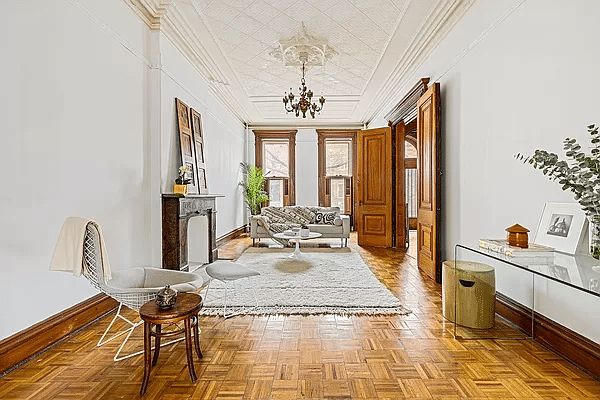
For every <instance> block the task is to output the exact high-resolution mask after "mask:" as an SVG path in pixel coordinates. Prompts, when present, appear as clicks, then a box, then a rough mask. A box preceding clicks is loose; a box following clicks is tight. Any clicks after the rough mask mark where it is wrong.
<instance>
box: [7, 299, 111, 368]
mask: <svg viewBox="0 0 600 400" xmlns="http://www.w3.org/2000/svg"><path fill="white" fill-rule="evenodd" d="M118 304H119V303H117V301H116V300H114V299H113V298H112V297H109V296H107V295H105V294H104V293H99V294H97V295H95V296H93V297H90V298H89V299H87V300H84V301H82V302H81V303H78V304H75V305H74V306H72V307H70V308H67V309H66V310H64V311H61V312H59V313H58V314H55V315H53V316H51V317H49V318H46V319H45V320H43V321H40V322H38V323H37V324H35V325H32V326H30V327H29V328H26V329H24V330H22V331H20V332H17V333H15V334H14V335H12V336H9V337H7V338H6V339H3V340H2V341H0V374H2V373H4V372H6V371H7V370H9V369H11V368H12V367H15V366H17V365H18V364H19V363H21V362H23V361H25V360H27V359H28V358H29V357H31V356H33V355H36V354H37V353H39V352H41V351H43V350H45V349H46V348H47V347H49V346H51V345H52V344H54V343H56V342H58V341H59V340H61V339H63V338H64V337H66V336H67V335H70V334H71V333H73V332H75V331H76V330H78V329H80V328H82V327H84V326H85V325H87V324H89V323H90V322H92V321H94V320H96V319H98V318H99V317H101V316H103V315H104V314H106V313H108V312H110V311H112V310H113V309H114V308H115V307H117V305H118Z"/></svg>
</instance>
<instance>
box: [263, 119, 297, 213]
mask: <svg viewBox="0 0 600 400" xmlns="http://www.w3.org/2000/svg"><path fill="white" fill-rule="evenodd" d="M253 132H254V137H255V142H254V143H255V144H254V146H255V147H254V150H255V152H254V157H255V165H256V166H257V167H260V168H262V169H263V174H264V177H265V190H266V191H267V194H268V196H269V202H268V205H271V206H289V205H294V204H295V203H296V188H295V180H296V168H295V161H296V160H295V147H296V131H295V130H294V131H259V130H254V131H253ZM264 205H267V204H264Z"/></svg>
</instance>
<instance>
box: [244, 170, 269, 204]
mask: <svg viewBox="0 0 600 400" xmlns="http://www.w3.org/2000/svg"><path fill="white" fill-rule="evenodd" d="M240 169H241V170H242V174H243V177H242V181H241V182H239V185H240V186H241V187H242V188H243V193H244V200H245V201H246V205H247V206H248V209H249V210H250V214H251V215H257V214H259V213H260V208H261V205H262V203H263V202H265V201H267V200H269V196H267V192H266V191H265V177H264V176H263V170H262V168H258V167H255V166H253V165H249V164H246V163H244V162H241V163H240Z"/></svg>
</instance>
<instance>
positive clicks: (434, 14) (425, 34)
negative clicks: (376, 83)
mask: <svg viewBox="0 0 600 400" xmlns="http://www.w3.org/2000/svg"><path fill="white" fill-rule="evenodd" d="M475 1H476V0H440V1H439V2H438V4H437V5H436V6H435V7H433V8H432V10H431V11H430V13H429V14H428V15H427V17H426V18H425V19H424V21H423V23H422V24H421V26H420V27H419V29H418V31H417V33H416V34H415V36H414V37H413V39H412V40H411V42H410V44H409V45H408V47H407V49H406V51H404V53H403V54H402V56H401V57H400V58H399V59H400V60H401V62H400V63H398V64H397V65H396V67H395V68H394V70H393V71H392V72H391V73H390V74H389V75H388V77H387V79H385V81H384V82H383V83H382V84H381V86H380V88H381V89H380V90H379V91H378V92H377V94H376V95H375V97H374V99H373V101H372V102H370V104H369V106H368V107H367V108H366V109H365V111H364V112H363V113H362V114H361V116H360V118H359V119H360V120H361V121H365V122H367V123H368V122H370V121H371V120H372V119H373V118H374V117H375V116H376V115H377V114H379V113H380V112H381V111H386V110H383V108H387V107H388V106H389V104H390V103H392V101H393V99H394V97H396V95H397V93H398V92H399V91H401V90H402V88H404V87H405V86H406V85H407V84H408V83H409V80H410V79H411V78H412V76H413V75H414V74H415V73H416V71H417V69H418V68H419V67H420V66H421V64H423V62H424V61H425V60H426V59H427V58H428V57H429V56H430V55H431V53H432V52H433V50H434V49H435V48H436V47H437V46H438V45H439V44H440V43H441V42H442V41H443V40H444V39H445V38H446V36H447V34H448V32H449V31H450V30H451V29H452V28H453V27H454V25H456V23H457V22H458V21H459V20H460V19H461V18H462V17H463V15H464V14H465V13H466V12H467V11H468V10H469V9H470V8H471V6H472V5H473V4H474V3H475ZM390 107H391V106H390Z"/></svg>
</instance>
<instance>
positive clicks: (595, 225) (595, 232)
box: [588, 215, 600, 260]
mask: <svg viewBox="0 0 600 400" xmlns="http://www.w3.org/2000/svg"><path fill="white" fill-rule="evenodd" d="M588 220H589V229H590V232H589V234H590V255H591V256H592V257H594V258H595V259H597V260H600V215H594V216H591V217H589V218H588Z"/></svg>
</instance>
